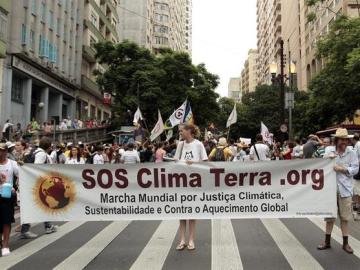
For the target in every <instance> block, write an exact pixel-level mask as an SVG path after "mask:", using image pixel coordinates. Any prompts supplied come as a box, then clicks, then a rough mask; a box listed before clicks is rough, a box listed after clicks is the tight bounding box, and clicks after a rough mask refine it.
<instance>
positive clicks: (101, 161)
mask: <svg viewBox="0 0 360 270" xmlns="http://www.w3.org/2000/svg"><path fill="white" fill-rule="evenodd" d="M93 163H94V164H104V163H105V161H104V157H103V156H102V155H99V154H98V153H96V154H95V156H94V160H93Z"/></svg>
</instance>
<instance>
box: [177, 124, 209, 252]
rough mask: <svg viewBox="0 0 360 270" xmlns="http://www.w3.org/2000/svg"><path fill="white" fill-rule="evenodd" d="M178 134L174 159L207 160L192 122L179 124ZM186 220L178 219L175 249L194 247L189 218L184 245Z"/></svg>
mask: <svg viewBox="0 0 360 270" xmlns="http://www.w3.org/2000/svg"><path fill="white" fill-rule="evenodd" d="M179 132H180V136H181V138H182V141H181V142H180V143H179V144H178V146H177V148H176V153H175V157H174V158H175V160H176V161H185V162H186V163H187V164H188V165H189V166H190V165H191V164H193V163H195V162H201V161H207V160H208V157H207V154H206V150H205V147H204V145H203V144H202V143H201V142H200V141H198V140H197V139H195V137H197V136H198V135H199V133H200V132H199V129H198V128H197V127H196V126H195V125H193V124H182V125H180V129H179ZM186 222H187V221H186V220H180V228H179V234H180V242H179V244H178V246H177V247H176V250H179V251H181V250H184V249H185V248H186V246H187V249H188V250H194V249H195V223H196V221H195V220H189V242H188V244H187V245H186V240H185V233H186Z"/></svg>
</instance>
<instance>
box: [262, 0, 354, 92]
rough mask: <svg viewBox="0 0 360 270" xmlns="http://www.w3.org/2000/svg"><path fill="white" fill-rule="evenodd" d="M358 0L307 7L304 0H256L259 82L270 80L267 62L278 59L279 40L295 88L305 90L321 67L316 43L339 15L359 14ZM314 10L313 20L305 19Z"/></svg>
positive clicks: (343, 0) (332, 1)
mask: <svg viewBox="0 0 360 270" xmlns="http://www.w3.org/2000/svg"><path fill="white" fill-rule="evenodd" d="M358 8H359V2H358V1H356V0H355V1H354V0H325V1H324V2H323V3H321V4H318V5H317V6H315V7H308V6H307V5H306V1H303V0H291V1H289V0H257V23H258V26H257V31H258V49H259V58H258V60H259V62H258V64H259V68H258V78H259V82H260V83H267V84H269V83H271V80H270V79H271V75H270V71H269V65H270V63H272V62H274V61H275V62H276V63H278V65H279V62H280V55H279V50H280V46H279V45H280V40H281V39H282V40H283V41H284V54H285V58H286V61H285V62H286V66H285V73H288V64H289V59H290V60H291V61H292V62H294V63H295V65H296V73H297V74H296V75H297V76H296V77H295V78H296V84H297V87H298V89H300V90H306V89H307V87H308V84H309V82H310V81H311V79H312V78H313V76H314V75H315V74H316V73H317V72H318V71H319V70H321V68H322V66H323V61H322V59H316V56H315V53H316V42H317V41H318V40H319V38H321V36H323V35H325V34H326V33H327V32H328V31H329V27H330V25H331V23H332V22H333V21H334V20H336V18H337V17H338V16H340V14H345V15H347V16H350V17H352V16H359V13H358ZM310 12H315V14H316V20H315V21H313V22H308V21H307V15H308V14H309V13H310Z"/></svg>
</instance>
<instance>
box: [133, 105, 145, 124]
mask: <svg viewBox="0 0 360 270" xmlns="http://www.w3.org/2000/svg"><path fill="white" fill-rule="evenodd" d="M143 119H144V117H143V116H142V113H141V111H140V108H139V107H138V108H137V110H136V112H135V114H134V120H133V122H134V124H138V123H139V121H140V120H143Z"/></svg>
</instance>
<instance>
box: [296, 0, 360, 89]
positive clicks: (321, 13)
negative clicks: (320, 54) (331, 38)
mask: <svg viewBox="0 0 360 270" xmlns="http://www.w3.org/2000/svg"><path fill="white" fill-rule="evenodd" d="M299 2H300V4H299V6H300V10H303V14H300V16H301V18H302V22H301V37H300V38H301V46H300V48H301V57H300V58H299V60H300V62H301V67H300V70H299V72H298V75H297V77H298V78H300V81H301V85H300V86H299V87H300V88H299V89H307V87H308V85H309V82H310V81H311V79H312V78H313V77H314V75H315V74H316V73H317V72H319V71H320V70H321V69H322V67H323V64H324V62H323V61H322V59H317V58H316V56H315V53H316V42H317V41H318V40H319V38H321V36H323V35H325V34H327V33H328V32H329V28H330V25H331V24H332V23H333V22H334V20H336V19H337V18H338V16H340V15H341V14H344V15H347V16H349V17H355V16H359V8H360V2H359V1H356V0H327V1H325V3H324V4H322V5H318V6H316V7H311V8H310V7H307V6H306V5H304V3H303V1H299ZM325 6H327V7H329V8H325ZM312 11H313V12H315V13H316V20H315V21H313V22H311V23H307V15H308V14H309V12H312ZM296 60H298V59H296Z"/></svg>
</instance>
